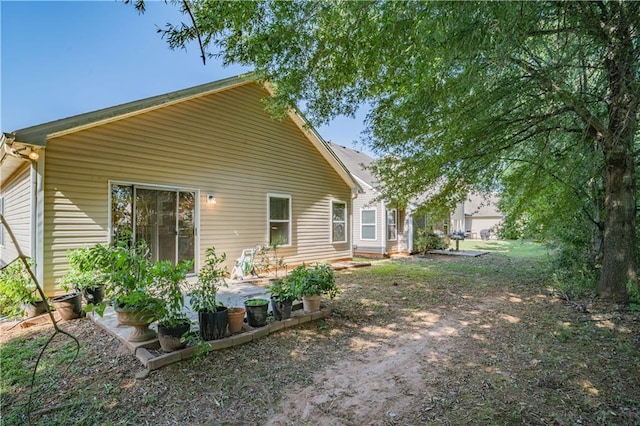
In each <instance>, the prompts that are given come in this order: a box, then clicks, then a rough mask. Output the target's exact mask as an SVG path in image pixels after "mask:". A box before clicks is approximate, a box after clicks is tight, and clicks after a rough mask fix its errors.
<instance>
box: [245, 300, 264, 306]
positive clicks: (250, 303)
mask: <svg viewBox="0 0 640 426" xmlns="http://www.w3.org/2000/svg"><path fill="white" fill-rule="evenodd" d="M244 304H245V305H246V306H263V305H267V304H269V301H268V300H267V299H248V300H246V301H245V302H244Z"/></svg>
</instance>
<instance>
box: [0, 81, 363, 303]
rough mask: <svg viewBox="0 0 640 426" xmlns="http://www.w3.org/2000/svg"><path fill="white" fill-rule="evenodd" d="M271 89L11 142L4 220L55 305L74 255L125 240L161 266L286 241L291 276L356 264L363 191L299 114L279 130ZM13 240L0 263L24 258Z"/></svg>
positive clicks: (243, 85)
mask: <svg viewBox="0 0 640 426" xmlns="http://www.w3.org/2000/svg"><path fill="white" fill-rule="evenodd" d="M269 94H270V87H269V86H268V85H263V84H260V83H258V82H256V81H255V80H254V79H253V78H252V77H251V75H244V76H237V77H233V78H229V79H225V80H220V81H216V82H212V83H209V84H204V85H200V86H196V87H192V88H189V89H184V90H180V91H176V92H172V93H168V94H164V95H160V96H155V97H151V98H147V99H143V100H138V101H134V102H130V103H126V104H122V105H118V106H115V107H111V108H106V109H102V110H98V111H94V112H90V113H86V114H81V115H77V116H73V117H69V118H64V119H61V120H58V121H53V122H49V123H45V124H41V125H36V126H33V127H29V128H25V129H22V130H17V131H14V132H10V133H2V136H1V137H2V140H1V142H0V147H1V153H0V162H1V163H0V164H1V170H2V171H1V174H0V213H2V214H3V215H4V216H5V218H6V219H7V221H8V222H9V225H10V226H11V228H12V229H13V232H14V233H15V234H16V237H17V239H18V241H19V244H20V246H21V247H22V250H23V251H24V252H25V254H27V255H29V256H30V257H31V258H32V259H33V260H34V262H35V264H36V268H37V276H38V278H39V280H40V282H41V283H43V287H44V290H45V292H46V293H47V294H49V295H52V294H55V293H56V292H57V291H58V290H59V289H58V287H57V280H58V279H59V278H60V277H61V276H62V275H63V274H64V272H65V271H66V269H67V266H68V264H67V259H66V255H67V252H68V250H71V249H74V248H79V247H83V246H89V245H93V244H96V243H106V242H113V241H114V240H116V239H117V238H118V236H119V235H121V234H122V233H123V232H124V231H126V230H129V231H131V232H132V233H133V235H134V237H135V238H137V239H144V240H145V241H146V242H147V243H148V244H149V246H150V248H151V252H152V256H153V258H154V259H155V260H163V259H168V260H171V261H173V262H176V261H180V260H183V259H194V262H195V266H194V271H193V272H196V271H197V270H198V269H199V266H200V265H201V263H202V261H203V259H204V255H205V251H206V249H207V248H208V247H211V246H215V247H216V251H217V252H218V254H220V253H222V252H224V253H226V254H227V256H228V258H227V262H226V266H227V267H228V269H229V270H231V268H232V266H233V261H234V259H235V258H236V257H238V256H239V255H240V254H241V253H242V250H243V249H246V248H251V247H254V246H256V244H261V243H262V244H264V243H265V242H274V241H278V242H280V244H281V247H280V249H279V254H280V255H282V256H284V259H285V262H286V263H287V264H288V265H295V264H300V263H302V262H312V261H338V260H345V259H350V258H351V257H352V256H353V253H352V242H351V239H350V236H351V233H350V232H349V229H348V226H349V223H350V222H351V215H352V211H353V209H352V198H353V197H355V196H356V195H357V192H358V191H359V190H360V188H359V185H358V184H357V183H356V181H355V179H354V178H353V176H352V175H351V174H350V173H349V171H348V170H347V169H346V168H345V167H344V165H343V164H342V163H341V162H340V161H339V160H338V159H337V157H336V156H335V154H334V153H333V152H332V150H331V148H330V147H329V145H328V144H327V143H326V142H325V141H324V140H323V139H322V138H321V137H320V136H319V135H318V134H317V132H315V131H314V130H313V129H312V128H310V127H309V126H307V123H306V122H305V120H304V119H303V117H301V115H299V114H298V113H297V112H295V111H291V112H290V113H289V114H288V116H287V117H286V118H285V119H284V120H275V119H273V118H272V117H271V116H270V115H269V114H268V113H267V112H266V111H265V110H264V103H263V101H262V99H264V98H265V97H267V96H269ZM15 255H16V251H15V248H14V247H12V244H11V242H10V241H9V238H8V235H7V234H6V232H4V233H2V234H0V261H1V262H3V263H7V262H9V261H11V260H12V259H13V258H15Z"/></svg>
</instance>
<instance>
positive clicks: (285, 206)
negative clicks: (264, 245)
mask: <svg viewBox="0 0 640 426" xmlns="http://www.w3.org/2000/svg"><path fill="white" fill-rule="evenodd" d="M267 199H268V202H267V217H268V227H269V229H268V235H269V243H270V244H273V243H277V244H278V245H281V246H288V245H291V195H284V194H267Z"/></svg>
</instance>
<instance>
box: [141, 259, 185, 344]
mask: <svg viewBox="0 0 640 426" xmlns="http://www.w3.org/2000/svg"><path fill="white" fill-rule="evenodd" d="M192 265H193V261H191V260H183V261H182V262H180V263H178V264H177V265H173V264H172V263H171V262H169V261H168V260H163V261H160V262H156V263H154V264H153V266H152V268H151V275H152V276H153V280H154V283H155V285H156V287H157V289H158V290H159V294H160V300H161V301H162V307H161V309H160V311H159V312H158V340H159V342H160V347H161V348H162V350H163V351H164V352H173V351H175V350H178V349H182V348H184V347H185V346H186V345H187V342H186V341H185V339H184V338H183V336H184V335H185V333H188V332H189V330H190V328H191V321H190V320H189V318H188V316H187V314H186V312H185V311H184V295H183V293H182V287H183V286H184V285H185V283H186V281H185V280H186V277H187V273H188V271H190V270H191V267H192Z"/></svg>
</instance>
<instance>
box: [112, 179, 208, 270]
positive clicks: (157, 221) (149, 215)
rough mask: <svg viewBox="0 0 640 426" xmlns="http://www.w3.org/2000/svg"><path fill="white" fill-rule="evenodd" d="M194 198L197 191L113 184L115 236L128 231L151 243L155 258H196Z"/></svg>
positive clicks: (113, 237) (152, 253)
mask: <svg viewBox="0 0 640 426" xmlns="http://www.w3.org/2000/svg"><path fill="white" fill-rule="evenodd" d="M195 201H196V194H195V192H194V191H185V190H177V189H158V188H149V187H144V186H136V185H112V187H111V228H112V239H113V241H116V240H118V239H120V238H122V237H123V236H124V235H125V233H126V232H127V231H129V232H131V234H132V235H133V238H134V241H145V242H146V243H147V244H148V245H149V248H150V250H151V256H152V260H154V261H158V260H169V261H171V262H172V263H174V264H175V263H176V262H180V261H182V260H185V259H194V256H195V235H196V233H195V212H196V205H195ZM192 272H193V271H192Z"/></svg>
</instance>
